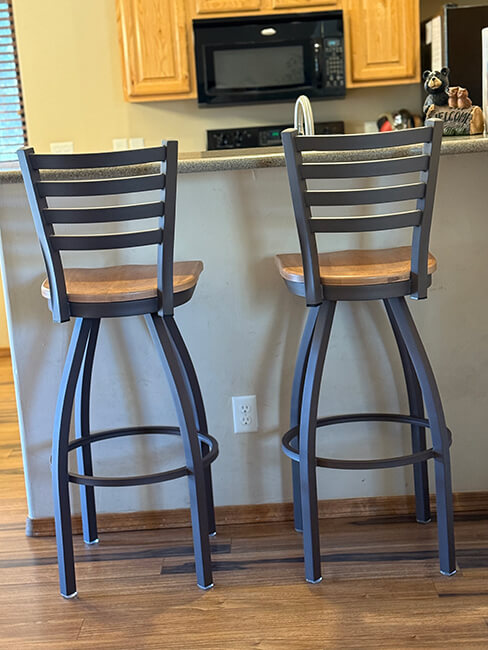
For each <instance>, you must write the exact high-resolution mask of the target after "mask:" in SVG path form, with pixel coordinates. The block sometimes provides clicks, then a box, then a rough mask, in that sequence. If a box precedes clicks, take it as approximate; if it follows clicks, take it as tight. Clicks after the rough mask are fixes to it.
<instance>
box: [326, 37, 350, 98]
mask: <svg viewBox="0 0 488 650" xmlns="http://www.w3.org/2000/svg"><path fill="white" fill-rule="evenodd" d="M324 81H325V85H326V86H327V87H328V88H337V87H344V85H345V71H344V41H343V40H342V38H327V39H326V40H325V79H324Z"/></svg>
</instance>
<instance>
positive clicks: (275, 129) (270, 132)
mask: <svg viewBox="0 0 488 650" xmlns="http://www.w3.org/2000/svg"><path fill="white" fill-rule="evenodd" d="M290 126H291V125H290V124H281V125H279V126H248V127H242V128H236V129H216V130H213V131H207V149H208V151H214V150H217V149H246V148H248V147H274V146H278V145H281V132H282V131H283V130H284V129H289V128H290ZM315 133H316V135H325V134H330V133H344V122H316V123H315Z"/></svg>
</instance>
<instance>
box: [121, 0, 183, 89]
mask: <svg viewBox="0 0 488 650" xmlns="http://www.w3.org/2000/svg"><path fill="white" fill-rule="evenodd" d="M187 18H188V17H187V15H186V11H185V0H117V20H118V23H119V38H120V47H121V52H122V65H123V72H124V91H125V96H126V99H128V100H129V101H147V100H157V99H177V98H180V97H181V98H186V97H195V96H196V93H195V90H194V88H192V86H194V84H193V83H192V74H191V71H190V60H189V53H188V48H189V40H188V29H189V28H188V25H189V24H190V20H189V19H188V20H187Z"/></svg>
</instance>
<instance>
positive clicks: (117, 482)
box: [68, 426, 219, 487]
mask: <svg viewBox="0 0 488 650" xmlns="http://www.w3.org/2000/svg"><path fill="white" fill-rule="evenodd" d="M153 434H159V435H161V434H162V435H170V436H180V435H181V431H180V428H179V427H171V426H148V427H124V428H121V429H109V430H106V431H99V432H98V433H92V434H91V435H89V436H85V437H84V438H77V439H76V440H73V441H72V442H70V443H69V445H68V453H69V452H70V451H73V450H74V449H78V448H79V447H86V446H87V445H91V444H93V443H95V442H101V441H102V440H109V439H110V438H121V437H123V436H133V435H153ZM198 439H199V440H200V442H203V443H205V444H207V445H208V446H209V450H208V451H207V452H206V453H205V455H204V456H203V457H202V461H203V465H204V467H207V466H208V465H209V464H210V463H212V462H213V461H214V460H215V459H216V458H217V456H218V453H219V445H218V442H217V440H215V438H214V437H212V436H210V435H208V434H203V433H199V434H198ZM188 474H190V470H189V469H188V468H187V467H186V466H183V467H177V468H176V469H170V470H166V471H165V472H158V473H156V474H143V475H141V476H126V477H111V476H86V475H82V474H76V473H75V472H70V473H69V474H68V478H69V481H70V482H71V483H78V484H79V485H90V486H94V487H95V486H96V487H125V486H134V485H150V484H151V483H161V482H163V481H171V480H172V479H175V478H180V477H181V476H187V475H188Z"/></svg>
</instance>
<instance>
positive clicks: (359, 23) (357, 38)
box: [344, 0, 420, 87]
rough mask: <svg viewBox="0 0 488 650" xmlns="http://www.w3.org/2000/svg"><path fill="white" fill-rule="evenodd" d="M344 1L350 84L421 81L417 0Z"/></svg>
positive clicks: (363, 84)
mask: <svg viewBox="0 0 488 650" xmlns="http://www.w3.org/2000/svg"><path fill="white" fill-rule="evenodd" d="M344 4H345V7H344V9H345V30H346V65H347V73H348V75H347V77H348V78H347V85H348V86H349V87H351V86H352V87H353V86H368V85H371V86H375V85H376V86H377V85H385V84H390V83H393V84H395V83H412V82H414V81H418V79H419V75H420V45H419V31H420V23H419V3H418V0H347V1H346V2H345V3H344Z"/></svg>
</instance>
